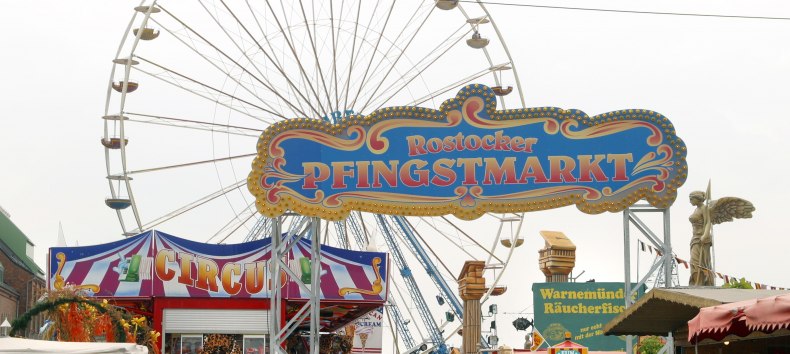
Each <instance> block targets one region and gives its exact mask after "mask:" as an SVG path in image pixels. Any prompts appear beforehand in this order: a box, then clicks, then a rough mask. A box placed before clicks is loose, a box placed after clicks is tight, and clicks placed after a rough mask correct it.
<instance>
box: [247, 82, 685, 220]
mask: <svg viewBox="0 0 790 354" xmlns="http://www.w3.org/2000/svg"><path fill="white" fill-rule="evenodd" d="M257 149H258V155H257V157H256V158H255V160H254V162H253V166H252V167H253V169H252V172H251V173H250V174H249V178H248V187H249V189H250V191H251V192H252V193H253V194H254V195H255V196H256V201H257V203H256V204H257V207H258V210H259V211H260V212H261V213H262V214H264V215H267V216H271V217H274V216H277V215H281V214H282V213H284V212H285V211H286V210H293V211H295V212H297V213H300V214H302V215H309V216H318V217H321V218H324V219H330V220H338V219H342V218H344V217H345V216H346V215H348V213H349V211H351V210H362V211H370V212H376V213H383V214H396V215H444V214H454V215H456V216H457V217H460V218H463V219H473V218H477V217H479V216H480V215H482V214H483V213H485V212H488V211H493V212H515V211H530V210H542V209H550V208H556V207H561V206H566V205H572V204H575V205H576V206H577V207H578V208H579V209H580V210H582V211H584V212H586V213H600V212H604V211H620V210H623V209H625V208H626V207H628V206H629V205H631V204H633V203H634V202H636V201H637V200H639V199H642V198H644V199H647V200H648V202H649V203H651V204H652V205H654V206H656V207H667V206H669V205H671V204H672V203H673V202H674V200H675V197H676V191H677V189H678V188H679V187H680V186H681V185H682V184H683V182H684V181H685V180H686V175H687V166H686V160H685V156H686V146H685V144H684V143H683V141H682V140H681V139H680V138H678V137H677V136H676V135H675V128H674V126H673V125H672V123H671V122H670V121H669V120H668V119H667V118H666V117H664V116H662V115H661V114H658V113H656V112H653V111H648V110H642V109H629V110H621V111H616V112H610V113H605V114H601V115H598V116H594V117H590V116H588V115H587V114H585V113H584V112H582V111H579V110H564V109H560V108H555V107H541V108H526V109H510V110H496V99H495V96H494V93H493V91H492V90H491V89H490V88H488V87H486V86H483V85H470V86H467V87H465V88H463V89H462V90H461V91H460V92H459V93H458V95H457V96H456V97H455V98H453V99H450V100H448V101H445V102H444V103H443V104H442V106H441V107H440V109H439V110H433V109H428V108H422V107H390V108H384V109H380V110H377V111H375V112H373V113H372V114H370V115H366V116H362V115H351V116H349V117H346V118H345V119H343V120H342V121H340V122H339V123H337V124H330V123H327V122H325V121H322V120H317V119H289V120H285V121H282V122H279V123H277V124H275V125H273V126H271V127H269V128H268V129H266V131H264V132H263V134H262V135H261V137H260V139H259V141H258V146H257Z"/></svg>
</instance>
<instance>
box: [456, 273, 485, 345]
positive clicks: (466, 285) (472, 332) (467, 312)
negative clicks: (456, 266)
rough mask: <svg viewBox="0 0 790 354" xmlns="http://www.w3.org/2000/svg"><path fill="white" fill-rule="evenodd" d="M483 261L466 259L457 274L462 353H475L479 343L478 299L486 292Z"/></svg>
mask: <svg viewBox="0 0 790 354" xmlns="http://www.w3.org/2000/svg"><path fill="white" fill-rule="evenodd" d="M483 267H485V262H483V261H466V263H464V267H463V269H461V275H459V276H458V293H459V294H460V295H461V299H462V300H464V324H463V329H462V331H463V332H462V333H463V337H464V343H463V353H464V354H477V353H478V350H479V348H478V346H479V344H480V334H481V329H480V327H481V322H482V320H483V316H482V313H481V312H480V299H481V298H482V297H483V295H484V294H485V293H486V290H487V289H486V280H485V278H483Z"/></svg>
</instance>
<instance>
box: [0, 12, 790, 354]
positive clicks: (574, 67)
mask: <svg viewBox="0 0 790 354" xmlns="http://www.w3.org/2000/svg"><path fill="white" fill-rule="evenodd" d="M515 2H520V1H515ZM530 3H532V2H530ZM545 3H546V4H549V2H545ZM136 4H137V3H136V2H131V1H122V0H117V1H95V0H91V1H81V2H78V3H74V2H63V1H15V2H4V7H3V11H2V12H0V29H2V32H3V33H4V35H3V36H1V37H0V53H2V57H0V58H1V59H0V63H2V65H0V80H2V82H0V117H2V122H3V124H2V128H0V185H2V186H3V187H2V188H0V206H2V207H3V208H4V209H5V210H7V211H8V212H9V213H10V214H11V220H12V221H13V222H14V223H15V224H16V225H17V226H18V227H19V228H20V229H22V230H23V231H24V232H25V233H26V234H27V235H28V237H30V239H31V240H32V241H33V242H34V243H35V244H36V261H37V262H38V263H39V264H40V265H42V267H43V265H44V264H45V255H46V252H47V248H48V247H51V246H54V243H55V241H56V237H57V232H58V222H62V223H63V229H64V231H65V235H66V237H67V239H68V241H69V243H70V244H73V243H74V242H77V241H78V242H79V244H80V245H88V244H95V243H101V242H105V241H110V240H115V239H118V238H119V237H120V228H119V226H118V219H117V218H116V216H115V213H114V212H113V211H112V210H110V209H109V208H107V207H106V206H105V205H104V202H103V200H104V198H105V197H106V196H107V195H109V191H108V187H107V180H106V179H105V175H106V171H105V163H104V150H103V148H102V146H101V145H100V138H101V136H102V119H101V116H102V115H103V109H104V101H105V95H106V91H107V80H108V78H109V74H110V69H111V63H110V60H111V59H112V58H113V57H114V54H115V51H116V50H117V47H118V43H119V41H120V38H121V35H122V34H123V31H124V29H125V27H126V23H127V22H128V19H129V17H130V16H131V8H132V7H133V6H135V5H136ZM536 4H537V3H536ZM550 4H551V5H565V6H570V7H586V8H605V9H627V10H638V11H659V12H677V13H701V14H722V15H743V16H771V17H790V4H788V3H787V2H786V1H749V2H742V1H723V0H716V1H661V2H656V1H653V2H649V1H614V0H613V1H559V2H558V1H553V2H550ZM489 9H490V10H491V12H492V15H493V17H494V19H495V20H496V22H497V24H498V25H499V26H500V29H501V30H502V33H503V36H504V38H505V41H506V43H507V45H508V46H509V48H510V50H511V52H512V56H513V60H514V62H515V65H516V67H517V69H518V70H519V74H520V77H521V81H522V85H523V89H524V93H525V98H526V101H527V106H528V107H530V106H557V107H563V108H577V109H581V110H583V111H585V112H586V113H588V114H590V115H595V114H599V113H603V112H608V111H613V110H618V109H625V108H644V109H651V110H654V111H657V112H660V113H662V114H664V115H665V116H667V117H668V118H669V119H670V120H671V121H672V122H673V123H674V124H675V127H676V129H677V135H678V136H679V137H681V138H682V139H683V140H684V141H685V143H686V146H687V147H688V166H689V176H688V179H687V181H686V183H685V185H684V186H683V187H682V188H681V189H680V190H679V197H678V200H677V201H676V203H675V205H674V206H673V207H672V208H671V215H672V219H671V220H672V223H671V224H672V225H671V234H672V243H673V246H674V251H675V253H676V254H677V255H678V256H679V257H680V258H683V259H687V260H688V259H689V258H690V257H689V250H688V243H689V240H690V237H691V226H690V224H689V223H688V216H689V215H690V214H691V212H692V210H693V207H692V206H691V205H689V203H688V198H687V196H688V193H689V192H691V191H693V190H704V188H705V186H706V184H707V181H708V180H709V179H712V181H713V194H714V198H718V197H722V196H738V197H742V198H745V199H748V200H750V201H752V202H753V203H754V205H755V206H756V208H757V212H756V213H755V214H754V218H753V219H748V220H736V221H735V222H733V223H727V224H722V225H718V226H717V227H716V228H715V238H716V241H715V242H716V247H715V257H716V270H717V271H720V272H722V273H726V274H728V275H735V276H739V277H746V278H747V279H748V280H751V281H756V282H760V283H764V284H769V285H775V286H782V287H790V275H788V274H787V269H790V258H788V257H787V250H788V249H790V238H788V237H787V234H788V232H787V223H786V220H787V216H786V215H785V213H787V210H788V208H787V207H786V205H787V202H788V199H789V198H790V193H788V191H787V190H788V187H787V186H784V184H783V182H782V181H783V180H784V177H786V176H788V175H790V167H789V166H788V163H789V162H790V158H788V156H790V142H788V140H787V139H786V136H787V134H788V130H790V116H789V115H790V113H789V112H790V88H788V82H790V45H788V43H790V20H768V19H737V18H712V17H692V16H668V15H647V14H624V13H609V12H589V11H576V10H560V9H545V8H532V7H506V6H500V5H490V6H489ZM133 143H134V142H133ZM540 230H558V231H563V232H565V233H566V234H567V235H568V236H569V237H570V238H571V239H572V240H573V241H574V243H575V244H576V245H577V247H578V252H577V253H578V260H577V266H576V273H577V274H578V273H579V272H581V271H582V270H584V271H585V273H584V274H583V275H582V277H580V278H579V281H585V280H588V279H591V278H594V279H596V280H598V281H622V279H623V270H622V265H623V260H622V252H623V250H622V238H623V236H622V234H623V228H622V214H620V213H618V214H602V215H594V216H591V215H586V214H583V213H581V212H579V211H578V210H576V209H575V208H574V207H567V208H563V209H560V210H554V211H546V212H538V213H533V214H528V215H527V216H526V223H525V228H524V231H523V233H522V234H523V236H524V237H525V240H526V244H525V246H523V247H521V248H519V249H518V251H517V252H520V256H519V260H518V262H514V263H513V264H511V266H510V267H511V268H509V271H511V272H513V274H510V275H508V277H506V278H507V279H508V280H509V281H510V284H508V285H510V286H511V290H510V291H509V293H508V294H507V295H506V296H504V297H502V298H501V300H499V301H500V303H501V305H500V312H510V313H514V312H519V311H522V310H525V312H532V311H531V308H530V305H531V303H532V300H531V293H530V292H529V291H528V289H529V286H530V285H531V283H532V282H539V281H542V280H543V279H542V275H541V273H540V272H539V270H538V265H537V250H538V249H539V248H541V247H542V246H543V241H542V239H540V237H539V235H538V232H539V231H540ZM163 231H166V232H167V231H168V230H163ZM179 236H183V237H189V236H188V235H179ZM644 256H647V255H643V257H644ZM516 272H517V274H516ZM688 275H689V274H688V271H687V270H685V269H683V268H681V270H680V281H681V284H683V285H686V284H687V280H688ZM506 316H508V317H505V319H506V322H505V323H506V324H507V325H506V326H501V327H500V328H502V329H501V330H500V332H504V333H502V334H501V337H505V338H510V339H511V343H513V344H512V345H520V343H521V342H519V341H520V340H522V338H523V337H522V335H517V334H515V333H514V331H512V330H511V328H510V327H509V323H510V322H511V321H512V319H514V318H515V317H517V316H516V315H506ZM527 316H528V317H531V315H527Z"/></svg>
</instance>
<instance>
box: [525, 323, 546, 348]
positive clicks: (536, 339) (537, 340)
mask: <svg viewBox="0 0 790 354" xmlns="http://www.w3.org/2000/svg"><path fill="white" fill-rule="evenodd" d="M543 344H546V345H548V343H546V339H545V338H543V335H541V334H540V332H539V331H538V330H537V329H535V327H534V326H533V327H532V346H531V347H530V348H529V350H530V351H533V352H534V351H536V350H538V349H539V348H540V347H542V346H543ZM548 346H550V345H548Z"/></svg>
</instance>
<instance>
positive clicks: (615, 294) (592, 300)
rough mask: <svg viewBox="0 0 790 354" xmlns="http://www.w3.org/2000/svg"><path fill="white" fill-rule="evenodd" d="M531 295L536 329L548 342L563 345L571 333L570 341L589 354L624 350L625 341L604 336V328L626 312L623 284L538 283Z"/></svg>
mask: <svg viewBox="0 0 790 354" xmlns="http://www.w3.org/2000/svg"><path fill="white" fill-rule="evenodd" d="M644 291H645V287H644V286H643V287H642V288H641V289H639V291H638V292H637V297H639V296H641V295H642V294H644ZM532 293H533V297H534V302H533V304H534V308H535V323H534V326H535V328H536V329H538V331H539V332H540V333H541V334H542V335H543V337H545V339H546V341H548V342H550V343H560V342H562V341H563V340H565V332H566V331H569V332H571V335H572V337H571V341H573V342H576V343H579V344H581V345H583V346H586V347H588V348H590V350H600V351H607V350H611V351H618V350H619V351H623V350H625V339H624V338H625V337H617V336H604V334H603V326H604V325H605V324H606V323H607V322H609V321H610V320H611V319H613V318H614V317H615V316H617V315H619V314H620V313H621V312H623V311H624V310H625V290H624V289H623V283H535V284H533V285H532Z"/></svg>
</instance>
